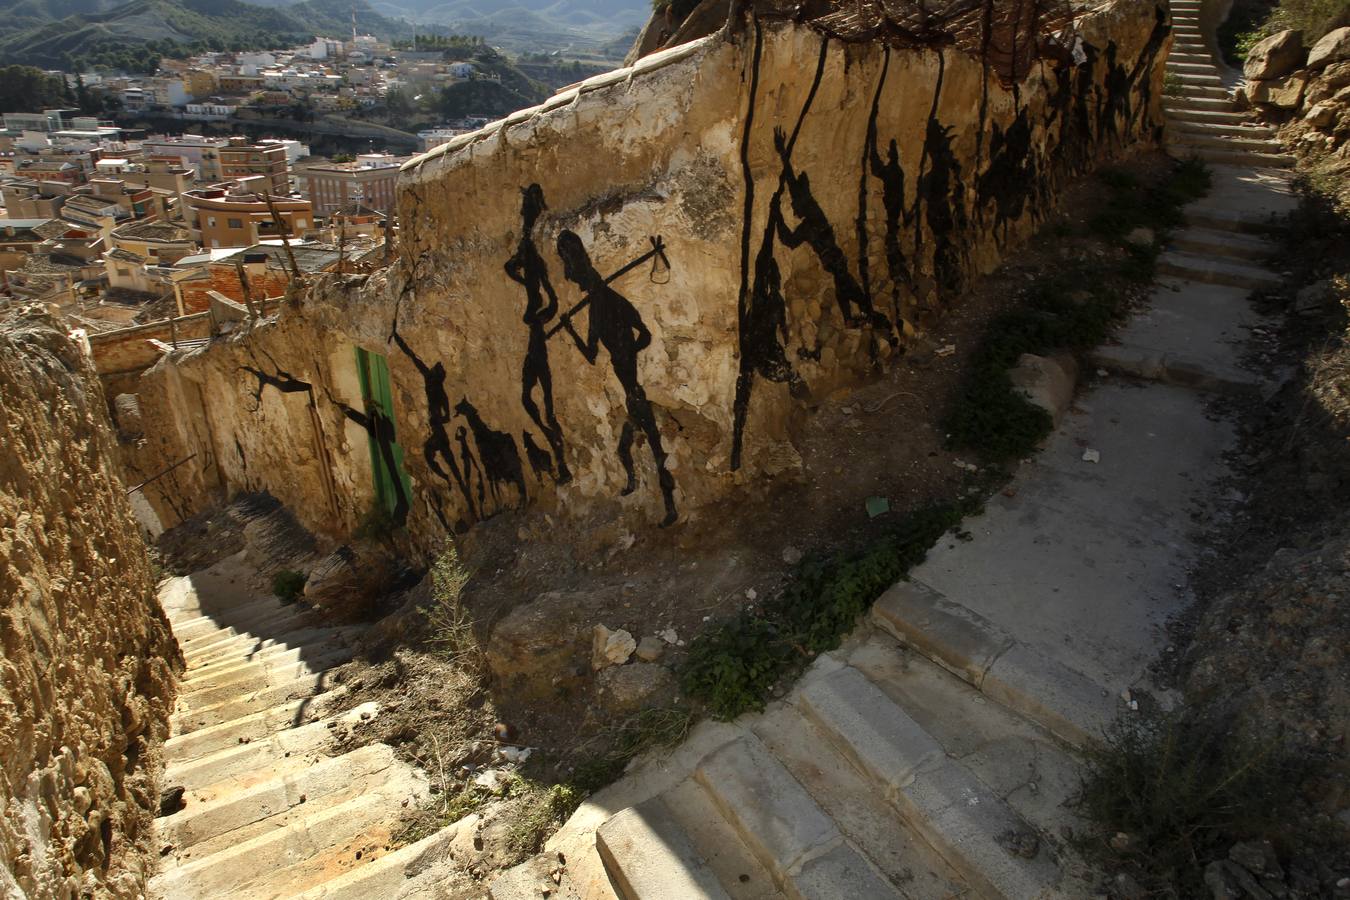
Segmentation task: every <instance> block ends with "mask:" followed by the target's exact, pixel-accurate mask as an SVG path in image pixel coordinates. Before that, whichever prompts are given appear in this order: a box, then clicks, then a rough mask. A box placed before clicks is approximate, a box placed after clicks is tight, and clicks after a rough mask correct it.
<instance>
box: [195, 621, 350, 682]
mask: <svg viewBox="0 0 1350 900" xmlns="http://www.w3.org/2000/svg"><path fill="white" fill-rule="evenodd" d="M359 633H360V629H357V628H324V627H321V626H317V625H316V626H311V627H306V628H301V629H299V630H297V631H291V632H287V633H286V634H279V635H276V636H274V637H269V638H265V639H262V640H258V639H255V638H234V639H232V640H231V641H230V642H229V643H228V644H226V645H223V646H220V647H217V648H214V649H213V650H212V651H211V652H210V653H205V654H201V655H199V656H197V657H194V658H190V659H188V660H187V672H188V674H189V675H192V676H195V675H196V674H197V672H198V671H200V670H202V669H206V668H207V667H209V666H213V665H216V664H219V663H225V662H236V663H237V662H249V661H251V660H254V659H258V658H261V657H265V656H267V655H268V653H269V652H281V651H285V650H294V649H297V648H299V649H302V650H303V649H315V648H318V647H320V646H323V645H325V644H334V645H336V644H337V643H339V642H343V641H346V640H348V639H350V638H351V637H353V636H354V635H356V634H359Z"/></svg>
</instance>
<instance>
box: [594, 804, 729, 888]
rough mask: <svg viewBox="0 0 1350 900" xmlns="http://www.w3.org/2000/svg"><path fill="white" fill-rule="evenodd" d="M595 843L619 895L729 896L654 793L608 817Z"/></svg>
mask: <svg viewBox="0 0 1350 900" xmlns="http://www.w3.org/2000/svg"><path fill="white" fill-rule="evenodd" d="M595 845H596V849H597V850H598V851H599V853H600V858H601V859H602V860H604V863H605V871H606V872H608V873H609V875H610V877H611V878H612V879H613V880H614V884H615V886H616V887H617V889H618V893H619V896H621V897H625V898H629V900H730V897H729V895H728V894H727V892H726V891H725V890H723V888H722V885H721V884H720V883H719V882H718V880H717V876H716V875H714V874H713V872H712V869H710V868H709V867H708V865H707V863H705V862H704V861H703V858H702V857H701V856H699V854H698V852H697V851H696V850H695V849H694V845H693V844H692V843H691V842H690V840H689V838H688V837H687V836H686V835H685V833H684V829H682V828H681V827H680V826H679V824H678V823H677V822H676V821H675V820H674V818H673V817H672V816H671V814H670V811H669V810H668V809H667V808H666V805H665V804H664V803H662V802H661V799H660V798H659V797H653V798H652V799H650V800H647V801H645V802H643V803H639V804H638V805H637V806H630V807H628V808H627V809H624V810H620V811H619V812H618V813H616V814H615V815H614V816H612V817H610V818H609V819H608V820H607V821H606V822H605V824H603V825H601V826H600V827H599V828H598V829H597V830H596V832H595Z"/></svg>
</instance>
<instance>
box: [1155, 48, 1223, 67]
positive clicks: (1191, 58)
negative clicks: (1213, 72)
mask: <svg viewBox="0 0 1350 900" xmlns="http://www.w3.org/2000/svg"><path fill="white" fill-rule="evenodd" d="M1167 61H1168V62H1182V63H1208V64H1209V65H1213V64H1214V57H1212V56H1210V55H1209V54H1208V53H1204V52H1201V51H1196V52H1188V51H1186V50H1177V49H1173V50H1172V52H1171V53H1169V54H1168V55H1167Z"/></svg>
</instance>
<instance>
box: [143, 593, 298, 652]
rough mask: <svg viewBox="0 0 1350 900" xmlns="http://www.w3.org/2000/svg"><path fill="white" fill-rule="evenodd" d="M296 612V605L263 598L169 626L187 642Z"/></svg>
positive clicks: (170, 623) (171, 620) (177, 636)
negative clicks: (226, 629) (204, 635)
mask: <svg viewBox="0 0 1350 900" xmlns="http://www.w3.org/2000/svg"><path fill="white" fill-rule="evenodd" d="M294 610H295V604H286V603H282V602H281V601H280V600H277V599H276V598H275V597H262V598H259V599H257V600H253V601H251V602H249V603H244V604H241V605H240V606H238V607H235V608H232V609H230V610H227V611H224V612H213V613H207V614H204V615H200V616H194V617H192V618H187V619H182V620H178V621H176V620H173V619H170V621H169V625H170V626H171V628H172V629H173V635H174V637H176V638H178V640H180V641H186V640H190V639H192V638H196V637H200V636H201V635H203V634H207V633H209V632H212V631H215V630H217V629H220V628H224V627H227V626H230V625H241V624H247V623H248V622H251V621H257V620H259V619H263V618H265V617H267V616H270V615H272V614H274V613H279V612H289V611H294Z"/></svg>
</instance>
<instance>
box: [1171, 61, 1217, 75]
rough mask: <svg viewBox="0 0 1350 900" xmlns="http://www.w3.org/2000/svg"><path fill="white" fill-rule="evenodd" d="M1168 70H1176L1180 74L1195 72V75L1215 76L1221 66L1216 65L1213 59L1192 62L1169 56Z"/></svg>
mask: <svg viewBox="0 0 1350 900" xmlns="http://www.w3.org/2000/svg"><path fill="white" fill-rule="evenodd" d="M1167 71H1169V72H1176V73H1177V74H1178V75H1191V74H1194V75H1214V76H1215V77H1218V74H1219V67H1218V66H1216V65H1214V63H1213V62H1212V61H1210V60H1207V59H1205V60H1196V61H1194V62H1192V61H1186V60H1180V59H1175V58H1173V57H1170V56H1169V57H1168V58H1167Z"/></svg>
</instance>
